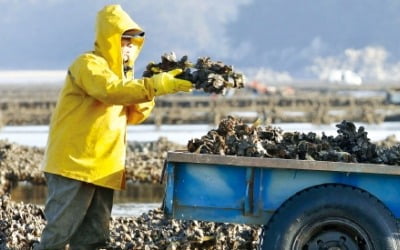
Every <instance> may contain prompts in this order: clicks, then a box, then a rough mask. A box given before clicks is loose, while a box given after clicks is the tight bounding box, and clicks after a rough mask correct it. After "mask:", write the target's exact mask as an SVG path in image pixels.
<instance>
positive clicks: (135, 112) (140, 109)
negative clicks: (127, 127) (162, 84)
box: [128, 99, 155, 124]
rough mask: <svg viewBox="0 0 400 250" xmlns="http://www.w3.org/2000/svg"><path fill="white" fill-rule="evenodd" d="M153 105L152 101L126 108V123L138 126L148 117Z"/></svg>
mask: <svg viewBox="0 0 400 250" xmlns="http://www.w3.org/2000/svg"><path fill="white" fill-rule="evenodd" d="M154 105H155V102H154V99H153V100H151V101H150V102H143V103H138V104H133V105H130V106H128V123H129V124H140V123H142V122H143V121H144V120H146V119H147V117H149V115H150V113H151V111H152V110H153V108H154Z"/></svg>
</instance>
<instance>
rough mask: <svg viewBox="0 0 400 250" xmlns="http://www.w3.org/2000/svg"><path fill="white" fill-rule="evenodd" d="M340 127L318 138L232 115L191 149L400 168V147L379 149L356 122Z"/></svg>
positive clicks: (201, 151)
mask: <svg viewBox="0 0 400 250" xmlns="http://www.w3.org/2000/svg"><path fill="white" fill-rule="evenodd" d="M336 127H337V128H338V130H337V133H338V135H337V136H326V135H325V134H324V133H322V136H317V134H316V133H313V132H309V133H307V134H305V133H300V132H283V131H282V130H281V129H280V128H276V127H272V126H266V127H264V128H263V127H261V126H259V125H258V124H257V123H254V124H252V125H247V124H245V123H243V122H242V121H241V120H240V119H236V118H234V117H232V116H229V117H228V118H227V119H224V120H222V121H221V122H220V124H219V126H218V128H217V129H212V130H210V131H209V132H208V133H207V134H206V135H204V136H202V137H201V138H200V139H198V138H196V139H192V140H189V142H188V144H187V149H188V151H189V152H192V153H200V154H220V155H237V156H249V157H268V158H285V159H299V160H319V161H335V162H363V163H378V164H388V165H400V144H397V145H394V146H391V147H382V146H377V145H376V144H373V143H371V142H370V139H369V138H368V136H367V134H368V133H367V132H366V131H365V129H364V127H362V126H360V127H359V128H358V129H357V128H356V126H355V125H354V123H352V122H348V121H342V122H341V123H339V124H337V125H336Z"/></svg>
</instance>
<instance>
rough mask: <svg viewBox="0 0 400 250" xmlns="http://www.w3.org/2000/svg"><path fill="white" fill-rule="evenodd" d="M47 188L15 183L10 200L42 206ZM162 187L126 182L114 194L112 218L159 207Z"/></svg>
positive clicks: (136, 213)
mask: <svg viewBox="0 0 400 250" xmlns="http://www.w3.org/2000/svg"><path fill="white" fill-rule="evenodd" d="M46 196H47V187H46V186H45V185H32V184H30V183H27V182H19V183H17V184H16V185H15V186H14V187H13V188H12V190H11V199H12V200H13V201H16V202H24V203H31V204H36V205H44V204H45V202H46ZM163 196H164V187H163V185H161V184H138V183H132V182H128V183H127V186H126V190H124V191H116V192H115V193H114V206H113V210H112V215H114V216H139V215H141V214H142V213H144V212H147V211H148V210H150V209H155V208H158V207H160V206H161V201H162V198H163Z"/></svg>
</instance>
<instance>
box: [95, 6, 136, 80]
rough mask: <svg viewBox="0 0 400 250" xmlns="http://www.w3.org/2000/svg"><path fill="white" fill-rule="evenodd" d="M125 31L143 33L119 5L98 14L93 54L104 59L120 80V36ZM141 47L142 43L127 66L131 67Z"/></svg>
mask: <svg viewBox="0 0 400 250" xmlns="http://www.w3.org/2000/svg"><path fill="white" fill-rule="evenodd" d="M127 30H140V31H143V30H142V29H141V28H140V27H139V25H138V24H137V23H135V22H134V21H133V20H132V19H131V18H130V16H129V15H128V14H127V13H126V12H125V11H124V10H123V9H122V8H121V6H120V5H107V6H105V7H104V8H103V9H102V10H101V11H99V12H98V14H97V20H96V42H95V53H96V54H98V55H100V56H102V57H104V58H105V59H106V60H107V62H108V63H109V65H110V68H111V70H112V71H113V72H114V73H115V74H116V75H118V76H119V77H121V78H122V76H123V65H122V54H121V36H122V34H123V33H124V32H125V31H127ZM142 47H143V42H142V43H141V44H140V45H139V49H138V50H137V53H136V55H134V56H133V58H132V59H131V60H130V65H129V66H131V67H133V63H134V59H135V58H136V57H137V56H138V54H139V52H140V51H141V49H142Z"/></svg>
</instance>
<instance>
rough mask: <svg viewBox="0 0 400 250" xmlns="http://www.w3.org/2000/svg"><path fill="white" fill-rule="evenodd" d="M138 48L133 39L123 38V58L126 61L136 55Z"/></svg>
mask: <svg viewBox="0 0 400 250" xmlns="http://www.w3.org/2000/svg"><path fill="white" fill-rule="evenodd" d="M138 49H139V48H138V46H137V45H136V44H133V43H132V40H131V39H128V38H123V39H121V50H122V59H123V61H124V63H126V62H128V61H129V59H130V58H131V57H132V56H134V55H135V53H136V51H137V50H138Z"/></svg>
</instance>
